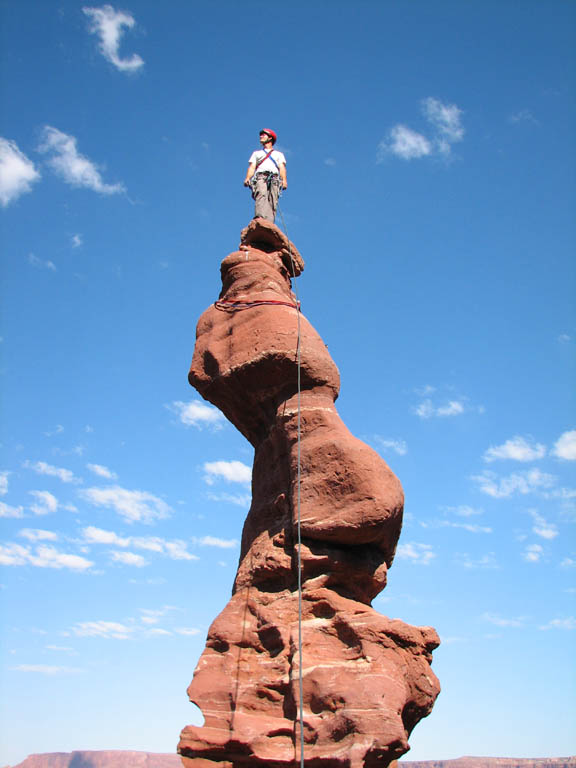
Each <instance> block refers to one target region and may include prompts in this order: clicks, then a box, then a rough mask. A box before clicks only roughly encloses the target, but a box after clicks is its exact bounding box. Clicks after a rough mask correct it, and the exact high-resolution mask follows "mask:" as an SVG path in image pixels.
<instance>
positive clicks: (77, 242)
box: [70, 234, 84, 248]
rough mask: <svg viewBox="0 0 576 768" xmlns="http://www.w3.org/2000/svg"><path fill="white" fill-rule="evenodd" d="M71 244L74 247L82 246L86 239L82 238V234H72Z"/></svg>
mask: <svg viewBox="0 0 576 768" xmlns="http://www.w3.org/2000/svg"><path fill="white" fill-rule="evenodd" d="M70 245H71V246H72V248H80V246H81V245H84V240H83V239H82V235H80V234H76V235H72V237H71V238H70Z"/></svg>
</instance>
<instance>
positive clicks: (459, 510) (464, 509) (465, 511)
mask: <svg viewBox="0 0 576 768" xmlns="http://www.w3.org/2000/svg"><path fill="white" fill-rule="evenodd" d="M444 509H445V510H446V511H447V512H453V513H454V514H455V515H458V517H474V516H476V515H482V514H484V510H482V509H476V507H469V506H468V505H467V504H462V505H460V506H459V507H444Z"/></svg>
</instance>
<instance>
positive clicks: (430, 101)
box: [376, 97, 464, 162]
mask: <svg viewBox="0 0 576 768" xmlns="http://www.w3.org/2000/svg"><path fill="white" fill-rule="evenodd" d="M421 108H422V113H423V114H424V117H425V118H426V120H427V121H428V122H429V123H430V125H431V126H432V128H433V130H434V135H433V136H432V137H430V138H428V137H426V136H424V135H423V134H422V133H417V132H416V131H413V130H412V128H409V127H408V126H406V125H403V124H401V123H399V124H397V125H395V126H394V127H393V128H391V129H390V131H389V132H388V134H387V136H386V137H385V138H384V139H383V140H382V141H381V142H380V144H379V145H378V151H377V155H376V160H377V162H382V161H383V160H384V159H385V157H386V156H387V155H395V156H396V157H400V158H401V159H403V160H415V159H418V158H421V157H428V156H432V155H444V156H445V157H447V156H448V155H450V153H451V150H452V145H453V144H455V143H456V142H458V141H462V139H463V138H464V127H463V126H462V121H461V116H462V110H461V109H460V108H459V107H457V106H456V105H455V104H443V103H442V102H441V101H440V100H439V99H434V98H432V97H428V98H426V99H423V100H422V102H421Z"/></svg>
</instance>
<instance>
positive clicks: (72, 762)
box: [6, 750, 576, 768]
mask: <svg viewBox="0 0 576 768" xmlns="http://www.w3.org/2000/svg"><path fill="white" fill-rule="evenodd" d="M181 767H182V763H181V761H180V758H179V757H178V755H175V754H174V755H172V754H162V753H154V752H124V751H118V750H105V751H101V752H100V751H97V752H91V751H77V752H46V753H44V754H40V755H30V757H27V758H26V760H24V762H22V763H19V764H18V765H16V766H14V768H181ZM6 768H9V766H7V767H6ZM398 768H576V756H572V757H542V758H515V757H459V758H458V759H456V760H425V761H417V762H410V761H409V760H401V761H400V762H399V763H398Z"/></svg>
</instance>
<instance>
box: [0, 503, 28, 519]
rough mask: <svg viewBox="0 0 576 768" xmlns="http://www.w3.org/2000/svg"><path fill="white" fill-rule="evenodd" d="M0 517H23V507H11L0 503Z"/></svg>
mask: <svg viewBox="0 0 576 768" xmlns="http://www.w3.org/2000/svg"><path fill="white" fill-rule="evenodd" d="M0 517H24V507H11V506H10V504H6V503H5V502H3V501H0Z"/></svg>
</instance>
